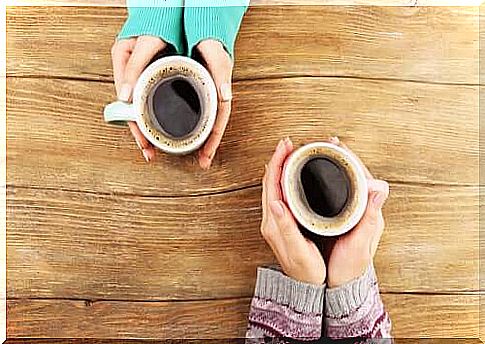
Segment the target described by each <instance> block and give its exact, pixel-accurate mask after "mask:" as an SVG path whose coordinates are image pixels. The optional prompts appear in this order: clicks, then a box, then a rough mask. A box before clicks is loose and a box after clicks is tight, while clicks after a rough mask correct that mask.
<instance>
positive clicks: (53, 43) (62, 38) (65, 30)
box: [7, 0, 479, 84]
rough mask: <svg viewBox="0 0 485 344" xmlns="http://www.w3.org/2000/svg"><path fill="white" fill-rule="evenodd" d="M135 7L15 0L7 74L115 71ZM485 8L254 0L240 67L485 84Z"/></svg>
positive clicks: (274, 73) (268, 73)
mask: <svg viewBox="0 0 485 344" xmlns="http://www.w3.org/2000/svg"><path fill="white" fill-rule="evenodd" d="M338 1H341V0H338ZM379 1H380V0H379ZM392 1H394V0H392ZM396 1H401V0H396ZM403 1H405V2H409V1H408V0H403ZM433 1H434V0H433ZM438 1H441V0H438ZM345 2H346V3H347V4H351V3H352V2H351V1H350V2H349V1H346V0H345ZM419 2H420V1H419V0H418V3H419ZM460 3H462V4H465V3H463V2H460ZM125 16H126V12H125V9H121V8H92V7H74V8H73V7H69V8H66V7H11V8H9V9H8V11H7V74H8V75H10V76H22V75H23V76H25V75H30V76H51V77H52V76H55V77H73V78H89V79H98V80H99V79H102V80H112V76H111V75H112V69H111V58H110V48H111V45H112V43H113V40H114V37H115V36H116V34H117V32H118V30H119V29H120V28H121V25H122V24H123V21H124V18H125ZM478 17H479V10H478V7H459V8H457V7H365V6H354V7H349V6H298V7H296V6H263V7H258V6H256V7H251V8H250V10H249V11H248V13H247V15H246V17H245V19H244V21H243V25H242V28H241V31H240V35H239V39H238V41H237V45H236V56H237V58H236V68H235V72H234V76H235V78H236V79H238V80H239V79H253V78H267V77H273V78H274V77H282V76H295V75H300V76H302V75H313V76H352V77H365V78H385V79H389V78H393V79H407V80H418V81H425V82H442V83H467V84H478V83H479V73H478V66H479V63H478V61H479V56H478V51H479V50H478V41H479V40H478V32H479V23H478Z"/></svg>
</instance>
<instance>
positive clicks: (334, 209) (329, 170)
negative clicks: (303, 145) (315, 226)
mask: <svg viewBox="0 0 485 344" xmlns="http://www.w3.org/2000/svg"><path fill="white" fill-rule="evenodd" d="M301 183H302V186H303V191H304V192H305V197H306V200H307V202H308V205H309V206H310V208H311V209H312V210H313V211H314V212H315V213H317V214H318V215H320V216H323V217H334V216H337V215H338V214H339V213H340V212H341V211H342V210H343V209H344V208H345V206H346V204H347V201H348V199H349V194H350V183H349V180H348V177H347V174H346V173H345V171H344V170H343V169H342V168H340V167H339V166H338V165H337V164H335V163H334V162H333V161H331V160H329V159H326V158H314V159H312V160H310V161H308V162H307V163H306V164H305V165H304V166H303V168H302V171H301Z"/></svg>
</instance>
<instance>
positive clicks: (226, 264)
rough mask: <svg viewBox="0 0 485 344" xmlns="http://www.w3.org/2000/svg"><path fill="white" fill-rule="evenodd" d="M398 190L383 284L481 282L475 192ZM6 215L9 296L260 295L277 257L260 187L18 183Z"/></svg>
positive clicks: (461, 286)
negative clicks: (101, 190)
mask: <svg viewBox="0 0 485 344" xmlns="http://www.w3.org/2000/svg"><path fill="white" fill-rule="evenodd" d="M391 189H392V197H391V199H390V200H389V203H388V204H387V206H386V208H385V218H386V221H387V229H386V230H385V232H384V235H383V238H382V241H381V244H380V248H379V250H378V255H377V257H376V269H377V271H378V276H379V282H380V285H381V288H382V290H383V291H386V292H389V291H392V292H404V291H407V292H410V291H421V292H423V291H441V292H446V291H466V290H468V291H472V290H478V257H479V252H478V239H479V238H478V210H477V209H478V189H477V188H463V187H456V188H449V187H423V186H406V185H399V184H396V185H394V184H393V185H391ZM7 215H8V216H7V228H8V229H9V230H8V233H7V243H8V245H7V256H8V262H7V263H8V265H7V266H8V276H9V278H8V283H7V293H8V297H9V298H12V297H16V298H18V297H22V298H29V297H31V298H36V297H44V298H45V297H47V298H52V297H53V298H81V299H94V300H97V299H115V300H173V299H208V298H227V297H241V296H251V295H252V292H253V286H254V281H255V275H256V267H257V266H260V265H265V264H270V263H273V262H274V258H273V254H272V253H271V252H270V250H269V248H268V247H267V246H266V245H265V243H264V241H263V239H262V238H261V236H260V234H259V224H260V189H259V188H251V189H248V190H242V191H238V192H231V193H226V194H221V195H214V196H199V197H191V198H150V197H132V196H111V195H106V196H103V195H91V194H84V193H75V192H62V191H45V190H31V189H23V188H9V189H8V202H7ZM457 243H459V245H457Z"/></svg>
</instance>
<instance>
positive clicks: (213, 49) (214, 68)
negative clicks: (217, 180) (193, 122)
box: [197, 39, 233, 169]
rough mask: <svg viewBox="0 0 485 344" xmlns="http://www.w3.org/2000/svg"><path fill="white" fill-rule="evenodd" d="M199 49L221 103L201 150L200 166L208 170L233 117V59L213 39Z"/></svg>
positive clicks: (203, 43) (202, 44) (200, 44)
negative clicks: (230, 118)
mask: <svg viewBox="0 0 485 344" xmlns="http://www.w3.org/2000/svg"><path fill="white" fill-rule="evenodd" d="M197 49H198V50H199V52H200V54H201V55H202V57H203V59H204V60H205V63H206V65H207V69H208V70H209V73H211V75H212V78H213V79H214V83H215V84H216V89H217V97H218V101H219V103H218V106H217V117H216V121H215V123H214V128H213V129H212V132H211V134H210V136H209V138H208V139H207V142H206V143H205V144H204V146H203V147H202V148H201V149H200V150H199V165H200V167H202V168H203V169H208V168H209V167H210V166H211V163H212V160H213V159H214V155H215V154H216V150H217V148H218V147H219V144H220V143H221V140H222V136H223V135H224V131H225V130H226V126H227V123H228V122H229V116H230V115H231V100H232V90H231V80H232V69H233V63H232V60H231V57H230V56H229V54H228V53H227V52H226V50H225V49H224V46H223V45H222V44H221V43H220V42H219V41H216V40H212V39H209V40H205V41H202V42H201V43H199V44H198V45H197Z"/></svg>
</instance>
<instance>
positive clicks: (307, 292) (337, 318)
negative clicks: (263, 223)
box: [246, 265, 392, 344]
mask: <svg viewBox="0 0 485 344" xmlns="http://www.w3.org/2000/svg"><path fill="white" fill-rule="evenodd" d="M324 309H325V310H324ZM322 313H323V314H322ZM322 322H324V325H325V333H324V335H325V337H326V338H331V339H349V338H354V339H355V343H377V342H376V341H373V339H375V338H381V339H380V341H378V343H379V344H384V343H386V344H387V343H392V339H391V321H390V318H389V315H388V313H387V312H385V310H384V305H383V303H382V300H381V297H380V295H379V288H378V285H377V278H376V274H375V271H374V267H373V266H372V265H370V266H369V268H368V269H367V271H366V272H365V273H364V274H363V275H362V276H361V277H359V278H356V279H355V280H353V281H350V282H349V283H347V284H344V285H342V286H340V287H337V288H332V289H328V288H326V287H325V285H312V284H307V283H302V282H299V281H295V280H293V279H291V278H289V277H288V276H286V275H284V274H283V273H282V272H280V271H278V270H274V269H268V268H259V269H258V275H257V280H256V288H255V293H254V297H253V299H252V301H251V309H250V311H249V325H248V331H247V333H246V337H247V340H246V343H258V344H259V343H265V338H268V337H271V338H274V340H272V341H271V342H272V343H285V340H284V339H285V338H291V339H298V340H299V341H305V340H315V339H319V338H321V336H322Z"/></svg>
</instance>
